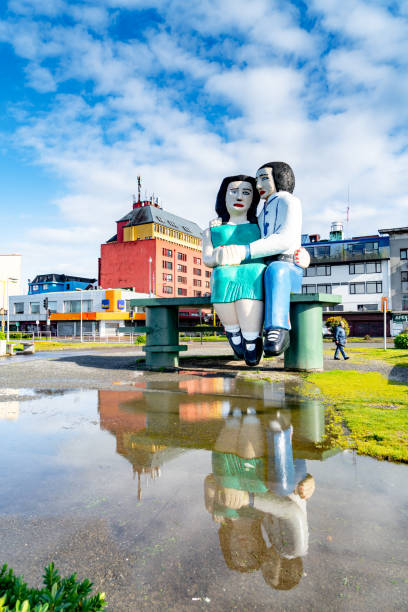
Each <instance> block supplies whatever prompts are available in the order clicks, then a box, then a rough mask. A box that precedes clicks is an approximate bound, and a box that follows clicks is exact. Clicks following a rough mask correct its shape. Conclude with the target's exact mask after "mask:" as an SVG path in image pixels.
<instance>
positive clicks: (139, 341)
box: [135, 334, 146, 344]
mask: <svg viewBox="0 0 408 612" xmlns="http://www.w3.org/2000/svg"><path fill="white" fill-rule="evenodd" d="M135 344H146V334H140V336H138V337H137V338H136V340H135Z"/></svg>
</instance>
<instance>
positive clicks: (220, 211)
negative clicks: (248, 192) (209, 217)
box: [215, 174, 259, 223]
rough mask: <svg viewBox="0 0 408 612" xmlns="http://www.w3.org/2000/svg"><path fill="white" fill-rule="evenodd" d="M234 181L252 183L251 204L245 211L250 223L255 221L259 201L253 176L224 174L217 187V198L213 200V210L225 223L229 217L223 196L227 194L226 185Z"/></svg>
mask: <svg viewBox="0 0 408 612" xmlns="http://www.w3.org/2000/svg"><path fill="white" fill-rule="evenodd" d="M234 181H246V182H247V183H250V184H251V185H252V190H253V196H252V204H251V206H250V207H249V209H248V212H247V219H248V221H249V222H250V223H257V218H256V209H257V206H258V202H259V193H258V190H257V188H256V180H255V179H254V177H253V176H247V175H246V174H237V175H236V176H226V177H225V178H224V179H223V181H222V183H221V186H220V188H219V191H218V194H217V199H216V202H215V212H216V213H217V215H218V216H219V217H221V219H222V221H223V223H226V222H227V221H229V219H230V215H229V212H228V210H227V206H226V204H225V196H226V195H227V189H228V185H229V184H230V183H233V182H234Z"/></svg>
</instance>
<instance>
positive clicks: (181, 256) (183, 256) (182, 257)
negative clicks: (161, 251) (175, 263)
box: [177, 253, 187, 261]
mask: <svg viewBox="0 0 408 612" xmlns="http://www.w3.org/2000/svg"><path fill="white" fill-rule="evenodd" d="M177 259H178V260H179V261H187V255H186V254H185V253H177Z"/></svg>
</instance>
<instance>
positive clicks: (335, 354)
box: [334, 344, 347, 359]
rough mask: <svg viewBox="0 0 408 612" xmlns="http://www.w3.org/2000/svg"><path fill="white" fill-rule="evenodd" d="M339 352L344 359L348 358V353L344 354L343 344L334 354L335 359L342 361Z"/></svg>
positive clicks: (338, 346) (337, 347) (339, 345)
mask: <svg viewBox="0 0 408 612" xmlns="http://www.w3.org/2000/svg"><path fill="white" fill-rule="evenodd" d="M339 351H340V353H341V354H342V355H343V357H344V359H345V358H346V357H347V355H346V353H345V352H344V346H343V345H342V344H338V345H337V346H336V352H335V353H334V358H335V359H340V357H339Z"/></svg>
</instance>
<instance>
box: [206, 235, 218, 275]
mask: <svg viewBox="0 0 408 612" xmlns="http://www.w3.org/2000/svg"><path fill="white" fill-rule="evenodd" d="M218 250H219V247H218V249H214V247H213V244H212V240H211V230H210V228H209V227H208V228H207V229H206V230H205V231H204V233H203V262H204V264H205V265H206V266H208V267H209V268H215V266H217V265H218V262H217V252H218Z"/></svg>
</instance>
